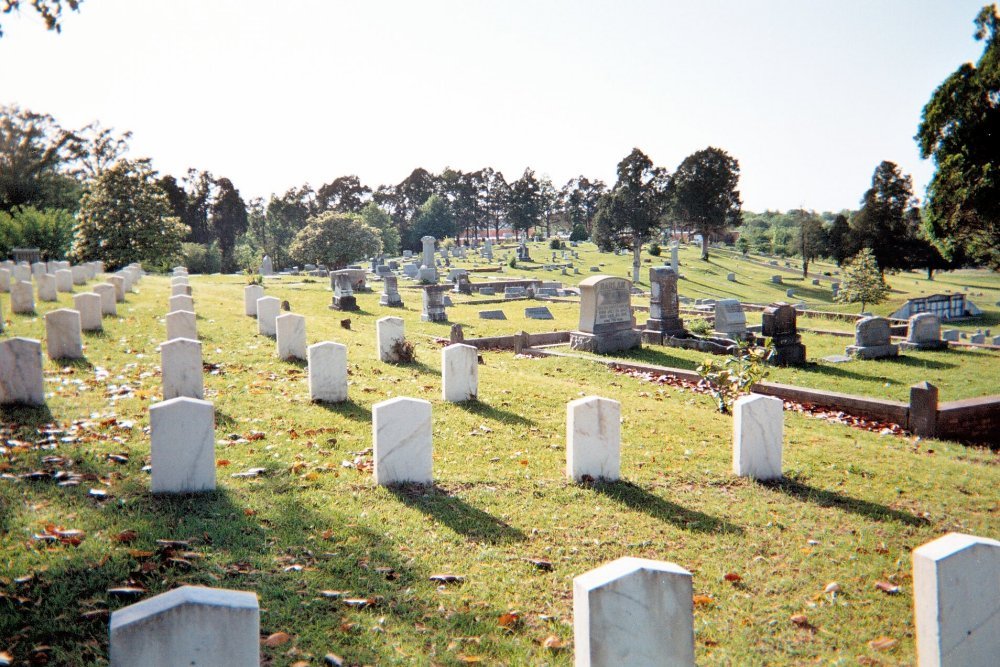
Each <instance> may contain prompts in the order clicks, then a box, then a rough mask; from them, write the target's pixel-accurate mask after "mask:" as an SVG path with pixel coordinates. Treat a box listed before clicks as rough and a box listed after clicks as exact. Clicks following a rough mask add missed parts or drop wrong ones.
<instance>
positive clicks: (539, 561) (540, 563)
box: [525, 558, 552, 572]
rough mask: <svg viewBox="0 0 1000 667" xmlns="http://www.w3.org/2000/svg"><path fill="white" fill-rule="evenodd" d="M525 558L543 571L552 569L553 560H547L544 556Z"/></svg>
mask: <svg viewBox="0 0 1000 667" xmlns="http://www.w3.org/2000/svg"><path fill="white" fill-rule="evenodd" d="M525 560H527V561H528V562H529V563H531V564H532V565H534V566H535V567H537V568H538V569H539V570H542V571H543V572H551V571H552V563H551V561H547V560H545V559H543V558H526V559H525Z"/></svg>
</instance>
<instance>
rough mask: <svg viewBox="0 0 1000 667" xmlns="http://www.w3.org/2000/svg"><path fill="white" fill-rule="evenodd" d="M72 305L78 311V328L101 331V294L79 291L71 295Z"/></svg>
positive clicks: (102, 326)
mask: <svg viewBox="0 0 1000 667" xmlns="http://www.w3.org/2000/svg"><path fill="white" fill-rule="evenodd" d="M73 307H74V308H75V309H76V310H77V312H79V313H80V328H81V329H83V330H84V331H101V330H102V329H103V328H104V325H103V324H102V323H101V295H100V294H97V293H95V292H80V293H79V294H75V295H74V296H73Z"/></svg>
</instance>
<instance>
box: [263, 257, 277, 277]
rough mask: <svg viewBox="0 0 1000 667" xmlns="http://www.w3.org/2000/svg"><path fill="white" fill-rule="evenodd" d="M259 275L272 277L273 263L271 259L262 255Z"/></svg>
mask: <svg viewBox="0 0 1000 667" xmlns="http://www.w3.org/2000/svg"><path fill="white" fill-rule="evenodd" d="M260 275H262V276H273V275H274V263H273V262H272V261H271V258H270V257H268V256H267V255H264V259H263V261H261V263H260Z"/></svg>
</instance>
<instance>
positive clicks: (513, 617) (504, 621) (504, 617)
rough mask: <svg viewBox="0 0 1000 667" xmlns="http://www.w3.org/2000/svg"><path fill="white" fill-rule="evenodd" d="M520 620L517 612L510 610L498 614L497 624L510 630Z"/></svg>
mask: <svg viewBox="0 0 1000 667" xmlns="http://www.w3.org/2000/svg"><path fill="white" fill-rule="evenodd" d="M520 621H521V615H520V614H518V613H517V612H514V611H510V612H507V613H506V614H500V618H499V619H497V624H498V625H499V626H500V627H501V628H507V629H508V630H510V629H511V628H513V627H515V626H516V625H517V624H518V623H519V622H520Z"/></svg>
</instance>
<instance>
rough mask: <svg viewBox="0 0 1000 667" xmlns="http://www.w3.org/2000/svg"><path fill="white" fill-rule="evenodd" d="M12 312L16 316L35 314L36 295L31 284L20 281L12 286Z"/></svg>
mask: <svg viewBox="0 0 1000 667" xmlns="http://www.w3.org/2000/svg"><path fill="white" fill-rule="evenodd" d="M10 312H12V313H14V314H15V315H17V314H24V315H26V314H29V313H33V312H35V294H34V292H33V291H32V289H31V283H29V282H27V281H25V280H18V281H17V282H15V283H14V284H12V285H11V286H10Z"/></svg>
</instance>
